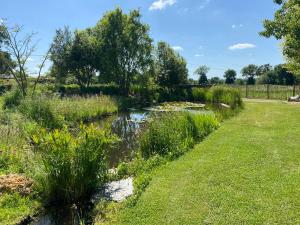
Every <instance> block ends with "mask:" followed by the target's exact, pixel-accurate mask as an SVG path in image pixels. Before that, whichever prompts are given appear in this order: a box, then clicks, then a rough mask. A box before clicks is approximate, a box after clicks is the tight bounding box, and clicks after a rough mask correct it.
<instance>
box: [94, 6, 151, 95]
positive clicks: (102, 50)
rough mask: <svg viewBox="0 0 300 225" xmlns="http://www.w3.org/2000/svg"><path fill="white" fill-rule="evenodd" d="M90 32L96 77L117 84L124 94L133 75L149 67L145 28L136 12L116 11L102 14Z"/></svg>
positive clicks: (144, 71) (148, 47)
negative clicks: (95, 45)
mask: <svg viewBox="0 0 300 225" xmlns="http://www.w3.org/2000/svg"><path fill="white" fill-rule="evenodd" d="M93 32H94V35H95V37H96V39H97V40H98V44H99V48H98V64H97V68H98V70H99V71H100V78H101V79H103V80H105V81H106V82H115V83H117V84H118V85H119V86H120V88H121V89H122V90H123V91H124V93H125V94H128V92H129V88H130V85H131V83H132V81H133V80H134V78H135V76H138V75H141V74H143V73H146V72H147V71H148V70H150V68H151V64H152V54H151V53H152V39H151V38H150V37H149V26H148V25H146V24H143V23H142V22H141V14H140V12H139V10H133V11H131V12H130V13H129V14H124V13H123V12H122V10H121V9H120V8H117V9H115V10H113V11H111V12H108V13H106V14H105V15H104V17H103V18H102V19H101V20H100V21H99V22H98V24H97V25H96V27H95V28H94V31H93Z"/></svg>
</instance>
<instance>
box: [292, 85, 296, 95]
mask: <svg viewBox="0 0 300 225" xmlns="http://www.w3.org/2000/svg"><path fill="white" fill-rule="evenodd" d="M293 96H296V84H294V87H293Z"/></svg>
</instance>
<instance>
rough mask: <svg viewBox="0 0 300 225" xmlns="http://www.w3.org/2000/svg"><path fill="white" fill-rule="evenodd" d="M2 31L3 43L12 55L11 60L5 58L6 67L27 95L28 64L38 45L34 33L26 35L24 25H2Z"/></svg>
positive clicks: (7, 51) (23, 93)
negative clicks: (34, 39)
mask: <svg viewBox="0 0 300 225" xmlns="http://www.w3.org/2000/svg"><path fill="white" fill-rule="evenodd" d="M0 31H1V35H0V36H1V37H2V40H1V43H2V45H4V48H5V50H6V53H7V54H8V55H9V56H10V57H11V60H4V63H5V67H6V68H7V69H8V71H9V73H11V74H12V75H13V77H14V79H15V80H16V82H17V85H18V87H19V89H20V91H21V93H22V95H23V96H25V95H26V94H27V88H28V74H27V71H26V70H27V67H26V65H27V62H28V59H29V58H30V56H31V55H32V53H33V52H34V50H35V47H36V44H35V43H33V36H34V33H29V34H25V35H24V34H23V33H22V31H23V27H22V26H18V25H16V26H14V27H12V28H9V27H7V26H6V25H5V24H2V25H1V29H0ZM11 61H12V62H13V63H11Z"/></svg>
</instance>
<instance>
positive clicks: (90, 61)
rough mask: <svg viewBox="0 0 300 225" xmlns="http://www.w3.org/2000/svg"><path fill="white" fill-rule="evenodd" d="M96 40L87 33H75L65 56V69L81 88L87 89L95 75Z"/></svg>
mask: <svg viewBox="0 0 300 225" xmlns="http://www.w3.org/2000/svg"><path fill="white" fill-rule="evenodd" d="M95 46H96V40H95V38H94V37H93V36H91V35H89V34H88V32H87V31H76V32H75V38H74V40H73V42H72V44H71V47H70V50H69V52H68V54H67V63H66V64H67V67H68V69H69V71H70V73H71V74H74V76H75V78H76V80H77V83H78V85H79V86H80V87H81V88H84V87H86V88H88V87H89V86H90V84H91V81H92V77H93V76H95V74H96V69H95V62H96V48H95Z"/></svg>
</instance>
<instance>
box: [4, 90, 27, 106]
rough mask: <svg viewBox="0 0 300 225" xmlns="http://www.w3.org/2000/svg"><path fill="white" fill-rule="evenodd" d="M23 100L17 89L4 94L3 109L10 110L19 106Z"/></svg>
mask: <svg viewBox="0 0 300 225" xmlns="http://www.w3.org/2000/svg"><path fill="white" fill-rule="evenodd" d="M22 99H23V96H22V93H21V91H20V90H19V89H15V90H13V91H12V92H9V93H6V94H5V95H4V101H3V108H4V109H11V108H14V107H16V106H18V105H20V103H21V100H22Z"/></svg>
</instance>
